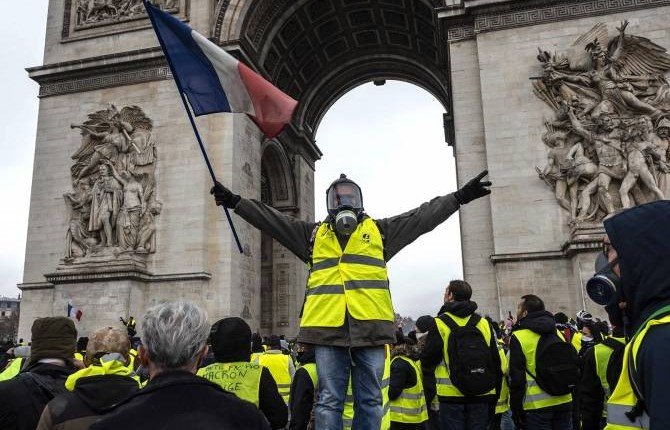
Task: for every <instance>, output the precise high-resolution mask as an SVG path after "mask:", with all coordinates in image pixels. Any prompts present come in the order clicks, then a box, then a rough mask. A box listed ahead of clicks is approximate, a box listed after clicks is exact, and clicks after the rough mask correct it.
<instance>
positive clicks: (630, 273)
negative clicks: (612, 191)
mask: <svg viewBox="0 0 670 430" xmlns="http://www.w3.org/2000/svg"><path fill="white" fill-rule="evenodd" d="M604 224H605V230H606V231H607V235H608V236H609V239H610V241H611V243H612V246H613V247H614V249H616V251H617V254H618V256H619V268H620V269H621V287H622V291H621V293H622V298H623V300H624V301H625V302H626V303H627V307H626V315H627V316H628V318H629V320H630V324H631V327H629V328H632V329H633V330H637V329H638V328H639V326H640V325H641V324H642V323H643V322H644V321H645V320H646V319H647V318H648V317H649V316H650V315H651V314H652V313H654V311H656V310H657V309H659V308H661V307H663V306H665V305H667V304H670V267H669V266H668V264H667V263H668V258H670V201H668V200H662V201H658V202H653V203H648V204H645V205H641V206H637V207H634V208H632V209H628V210H627V211H624V212H622V213H620V214H618V215H615V216H613V217H612V218H610V219H608V220H605V223H604Z"/></svg>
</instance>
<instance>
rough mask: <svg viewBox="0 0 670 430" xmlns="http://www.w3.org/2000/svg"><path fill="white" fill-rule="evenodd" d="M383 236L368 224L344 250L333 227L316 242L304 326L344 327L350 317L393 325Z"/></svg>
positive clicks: (322, 231)
mask: <svg viewBox="0 0 670 430" xmlns="http://www.w3.org/2000/svg"><path fill="white" fill-rule="evenodd" d="M388 285H389V284H388V275H387V272H386V262H385V261H384V246H383V243H382V236H381V233H380V232H379V229H378V228H377V225H376V224H375V222H374V221H373V220H372V219H370V218H366V219H364V220H363V221H362V222H361V223H360V224H359V225H358V227H357V228H356V230H355V231H354V232H353V233H352V234H351V236H350V237H349V240H348V242H347V245H346V247H345V249H344V252H343V251H342V248H341V247H340V243H339V241H338V240H337V236H336V235H335V232H334V231H333V229H332V227H331V226H330V224H328V223H322V224H321V225H320V226H319V228H318V230H317V232H316V236H315V238H314V249H313V251H312V264H311V267H310V275H309V279H308V280H307V290H306V291H305V303H304V307H303V314H302V318H301V320H300V326H301V327H341V326H342V325H343V324H344V318H345V315H346V313H347V311H348V312H349V314H350V315H351V316H352V317H353V318H355V319H357V320H361V321H367V320H382V321H394V312H393V304H392V302H391V293H390V292H389V288H388Z"/></svg>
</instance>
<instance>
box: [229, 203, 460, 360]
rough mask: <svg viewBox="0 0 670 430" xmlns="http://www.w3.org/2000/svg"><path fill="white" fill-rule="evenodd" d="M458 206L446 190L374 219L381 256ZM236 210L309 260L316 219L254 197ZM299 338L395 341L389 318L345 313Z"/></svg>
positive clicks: (349, 343)
mask: <svg viewBox="0 0 670 430" xmlns="http://www.w3.org/2000/svg"><path fill="white" fill-rule="evenodd" d="M458 208H459V204H458V202H457V201H456V198H455V197H454V195H453V194H448V195H446V196H442V197H436V198H434V199H432V200H431V201H429V202H426V203H423V204H422V205H421V206H419V207H418V208H415V209H412V210H410V211H408V212H405V213H403V214H400V215H396V216H394V217H391V218H383V219H378V220H374V221H375V223H376V224H377V227H378V228H379V230H380V232H381V234H382V238H383V241H384V259H385V260H386V261H389V260H390V259H391V258H392V257H393V256H394V255H396V254H397V253H398V252H400V250H401V249H403V248H404V247H405V246H407V245H409V244H410V243H412V242H414V241H415V240H416V239H417V238H418V237H419V236H421V235H422V234H424V233H428V232H429V231H431V230H433V229H434V228H435V227H437V226H438V225H440V224H441V223H442V222H444V221H445V220H446V219H447V218H449V216H451V214H453V213H454V212H456V211H457V210H458ZM235 213H236V214H238V215H239V216H241V217H242V218H244V219H245V220H246V221H247V222H249V223H250V224H251V225H253V226H255V227H256V228H258V229H260V230H262V231H264V232H265V233H267V234H269V235H270V236H272V237H273V238H274V239H276V240H277V241H278V242H280V243H281V244H282V245H284V246H285V247H286V248H288V250H289V251H291V252H293V253H294V254H295V255H296V256H297V257H298V258H299V259H300V260H302V261H304V262H305V263H309V262H310V261H311V248H312V243H311V239H312V232H313V231H314V229H315V228H316V226H317V224H318V223H315V222H307V221H302V220H299V219H297V218H293V217H290V216H287V215H284V214H282V213H281V212H279V211H277V210H276V209H274V208H272V207H271V206H268V205H266V204H264V203H261V202H259V201H257V200H247V199H244V198H243V199H241V200H240V202H239V203H238V204H237V206H236V207H235ZM338 239H340V241H341V243H343V245H344V244H346V238H342V237H339V238H338ZM343 248H344V246H343ZM298 340H299V341H300V342H303V343H311V344H315V345H330V346H343V347H362V346H379V345H385V344H389V343H394V342H395V324H394V323H393V322H390V321H377V320H372V321H361V320H357V319H355V318H352V317H351V315H349V314H348V313H347V318H346V319H345V322H344V325H342V326H341V327H335V328H332V327H317V328H315V327H310V328H301V329H300V333H299V335H298Z"/></svg>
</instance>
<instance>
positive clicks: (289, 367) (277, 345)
mask: <svg viewBox="0 0 670 430" xmlns="http://www.w3.org/2000/svg"><path fill="white" fill-rule="evenodd" d="M257 363H258V364H260V365H261V366H264V367H267V368H268V370H269V371H270V373H272V377H273V378H274V380H275V381H276V382H277V388H279V393H280V394H281V395H282V397H283V398H284V403H286V404H287V405H288V401H289V396H290V393H291V381H292V380H293V375H294V374H295V365H294V364H293V360H292V359H291V356H289V355H286V354H284V352H283V351H282V349H281V339H280V338H279V336H277V335H275V334H273V335H272V336H270V338H269V339H268V350H267V351H265V352H264V353H263V354H261V355H260V356H259V357H258V361H257Z"/></svg>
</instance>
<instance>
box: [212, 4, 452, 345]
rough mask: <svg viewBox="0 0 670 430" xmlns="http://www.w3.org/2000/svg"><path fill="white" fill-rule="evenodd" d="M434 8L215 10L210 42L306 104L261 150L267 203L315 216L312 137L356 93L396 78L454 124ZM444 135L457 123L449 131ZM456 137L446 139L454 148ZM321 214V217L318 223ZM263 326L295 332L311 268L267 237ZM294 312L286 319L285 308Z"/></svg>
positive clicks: (245, 6)
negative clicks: (307, 271)
mask: <svg viewBox="0 0 670 430" xmlns="http://www.w3.org/2000/svg"><path fill="white" fill-rule="evenodd" d="M436 3H439V2H433V1H428V0H357V1H352V0H298V1H287V0H277V1H272V2H265V1H250V0H246V1H245V0H237V1H235V0H232V1H230V2H220V3H219V5H218V6H217V8H216V10H215V17H214V20H213V26H212V39H213V40H214V41H216V42H217V43H218V44H220V45H222V46H225V47H226V48H227V49H229V50H232V51H233V52H235V53H236V54H237V55H238V57H240V58H243V59H244V60H245V61H246V62H248V63H250V64H252V65H253V66H254V67H255V68H256V69H257V70H258V71H259V72H260V73H261V74H262V75H263V76H265V77H266V78H267V79H268V80H270V81H271V82H272V83H274V84H275V85H276V86H277V87H279V88H280V89H282V90H283V91H284V92H286V93H287V94H289V95H291V96H292V97H293V98H295V99H296V100H298V101H299V105H298V109H297V111H296V113H295V115H294V120H293V123H292V124H291V125H290V127H288V128H287V130H285V131H284V133H282V135H280V136H279V138H278V139H277V140H276V141H271V142H265V143H263V144H262V152H261V154H262V159H261V177H262V187H263V188H262V193H261V194H264V196H265V198H266V203H269V204H271V205H272V206H273V207H275V208H276V209H278V210H280V211H281V212H283V213H285V214H289V215H295V216H298V217H301V218H303V219H315V218H314V216H313V207H314V190H313V182H314V181H313V177H314V168H315V162H316V160H318V159H319V158H320V157H321V152H320V150H319V148H318V147H317V146H316V141H315V135H316V131H317V129H318V127H319V124H320V122H321V120H322V119H323V117H324V115H325V113H326V112H327V111H328V109H329V108H330V107H331V106H332V105H333V104H334V103H335V102H336V101H337V100H338V99H339V98H340V97H342V96H343V95H344V94H345V93H347V92H348V91H350V90H351V89H353V88H355V87H357V86H359V85H361V84H364V83H367V82H376V83H383V82H385V81H386V80H399V81H404V82H408V83H411V84H414V85H416V86H418V87H420V88H422V89H424V90H426V91H427V92H428V93H430V94H432V95H433V96H434V97H435V98H436V99H437V100H438V101H439V102H440V103H441V104H442V106H443V107H444V109H445V111H446V112H447V113H446V114H445V115H444V118H435V120H436V121H445V120H447V121H448V120H449V118H451V115H450V113H449V112H450V98H449V74H448V67H447V65H448V50H447V46H446V45H445V44H444V43H441V42H440V41H441V40H443V30H442V28H441V26H440V25H439V24H438V17H437V12H436V9H435V7H436V5H437V4H436ZM445 129H446V130H451V125H450V124H446V123H445ZM451 136H452V133H451V132H447V133H445V140H447V141H449V142H452V141H453V140H452V139H451ZM319 216H320V214H319V215H317V217H316V218H318V217H319ZM260 250H261V251H260V253H261V261H260V271H261V280H260V285H261V287H260V289H261V297H260V300H259V302H260V305H259V308H260V321H261V330H262V331H263V332H264V333H269V332H274V333H286V334H289V333H291V332H295V330H294V328H297V321H298V314H299V311H300V305H301V303H302V299H303V297H302V294H303V291H304V278H301V276H302V275H304V273H303V271H304V265H303V264H302V262H300V261H298V260H297V259H296V258H295V257H293V256H292V255H290V253H289V252H288V251H287V250H285V249H284V248H283V247H281V245H279V244H278V243H276V242H275V241H274V240H272V239H271V238H270V237H269V236H266V235H263V236H262V237H261V244H260ZM289 308H291V309H293V313H289V314H286V315H287V317H286V318H288V322H285V321H284V319H285V318H284V317H282V315H281V314H282V313H285V312H286V310H287V309H289Z"/></svg>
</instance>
